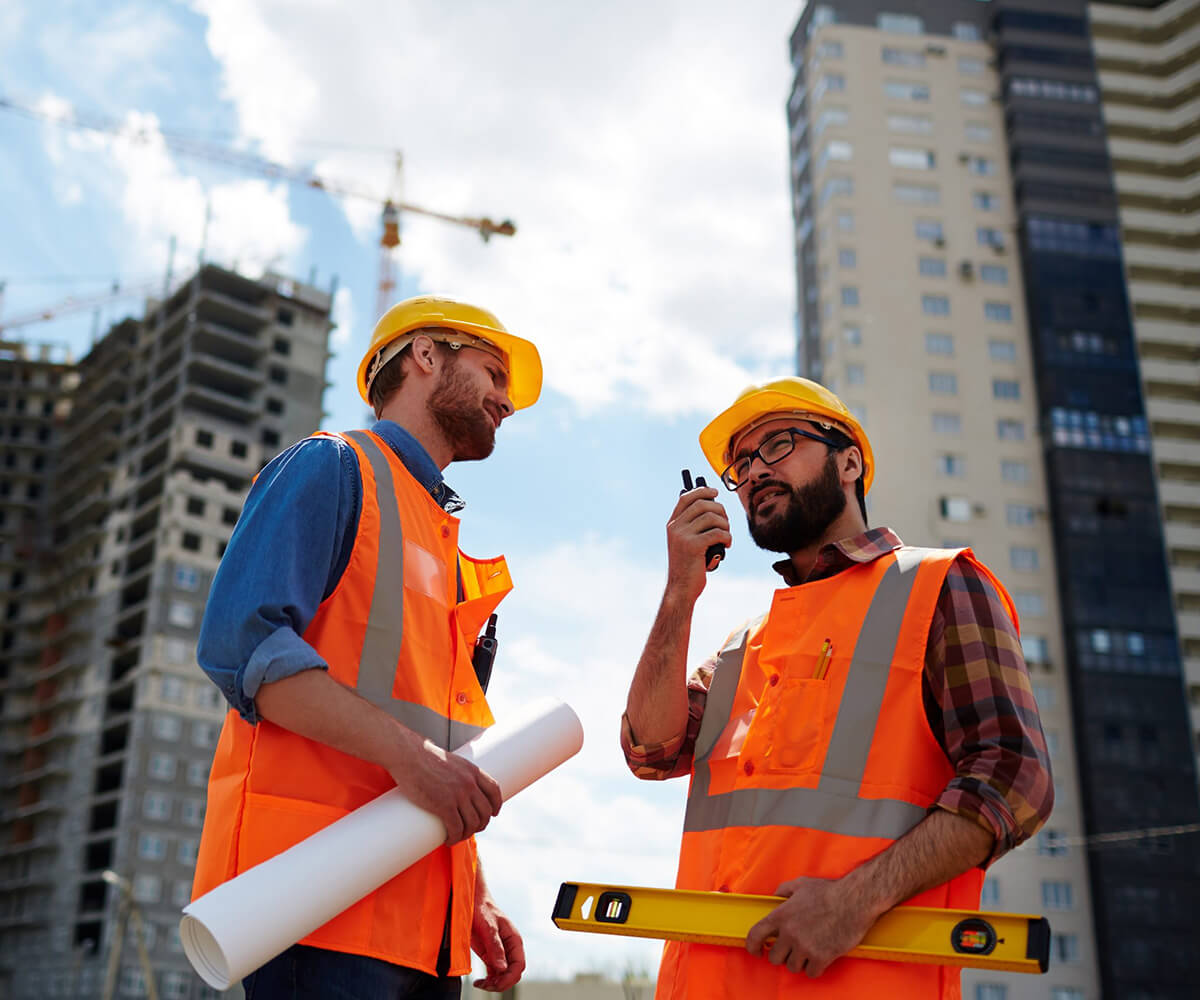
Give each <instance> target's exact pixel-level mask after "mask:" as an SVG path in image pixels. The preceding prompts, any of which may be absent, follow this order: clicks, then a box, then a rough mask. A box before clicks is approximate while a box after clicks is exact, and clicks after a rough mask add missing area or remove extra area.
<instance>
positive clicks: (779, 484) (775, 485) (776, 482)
mask: <svg viewBox="0 0 1200 1000" xmlns="http://www.w3.org/2000/svg"><path fill="white" fill-rule="evenodd" d="M766 490H783V492H784V493H786V494H788V495H789V496H790V495H791V493H792V488H791V486H789V485H788V484H787V483H785V482H783V480H781V479H767V480H764V481H763V482H761V483H755V485H754V486H753V487H751V489H750V513H751V514H753V513H755V512H756V511H757V510H758V498H759V497H760V496H761V495H762V494H763V492H764V491H766Z"/></svg>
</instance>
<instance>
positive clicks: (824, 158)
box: [816, 139, 854, 171]
mask: <svg viewBox="0 0 1200 1000" xmlns="http://www.w3.org/2000/svg"><path fill="white" fill-rule="evenodd" d="M853 158H854V147H853V146H852V145H850V143H848V142H847V141H846V140H845V139H830V140H829V142H827V143H826V144H825V148H824V149H822V150H821V154H820V155H819V156H818V157H817V163H816V169H817V170H818V171H819V170H823V169H824V168H825V164H826V163H828V162H829V161H830V160H839V161H846V160H850V159H853Z"/></svg>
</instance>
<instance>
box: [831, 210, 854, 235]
mask: <svg viewBox="0 0 1200 1000" xmlns="http://www.w3.org/2000/svg"><path fill="white" fill-rule="evenodd" d="M834 222H835V224H836V225H837V227H838V230H839V232H843V233H852V232H854V213H853V212H838V213H837V215H836V216H834Z"/></svg>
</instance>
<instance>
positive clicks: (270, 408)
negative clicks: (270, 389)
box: [266, 399, 283, 416]
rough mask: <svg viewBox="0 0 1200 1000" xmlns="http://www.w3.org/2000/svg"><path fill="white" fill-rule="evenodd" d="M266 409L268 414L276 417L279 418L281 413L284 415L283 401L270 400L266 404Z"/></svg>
mask: <svg viewBox="0 0 1200 1000" xmlns="http://www.w3.org/2000/svg"><path fill="white" fill-rule="evenodd" d="M266 407H267V412H268V413H270V414H273V415H275V416H279V415H280V414H281V413H283V400H281V399H268V400H267V403H266Z"/></svg>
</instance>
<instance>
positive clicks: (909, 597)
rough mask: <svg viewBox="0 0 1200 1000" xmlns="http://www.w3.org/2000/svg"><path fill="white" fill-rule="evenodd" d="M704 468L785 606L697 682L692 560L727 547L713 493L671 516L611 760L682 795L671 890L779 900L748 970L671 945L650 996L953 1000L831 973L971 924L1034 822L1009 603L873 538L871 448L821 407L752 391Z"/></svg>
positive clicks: (883, 966)
mask: <svg viewBox="0 0 1200 1000" xmlns="http://www.w3.org/2000/svg"><path fill="white" fill-rule="evenodd" d="M700 446H701V448H702V450H703V451H704V454H705V456H706V457H707V458H708V460H709V462H710V463H711V464H712V467H713V469H714V471H715V472H716V473H717V474H718V475H719V476H720V478H721V480H722V482H723V483H724V485H725V486H726V487H727V488H728V489H730V490H732V491H733V492H734V493H736V495H737V497H738V499H739V500H740V501H741V504H742V508H743V510H744V511H745V513H746V519H747V524H748V526H749V529H750V534H751V537H752V538H753V539H754V541H755V542H756V543H757V544H758V545H759V546H760V547H762V548H765V549H767V550H770V551H774V552H780V553H783V554H784V556H785V558H784V559H783V560H781V561H780V562H778V563H776V564H775V566H774V569H775V570H776V572H777V573H778V574H779V575H780V576H781V577H782V580H783V584H784V586H783V588H782V589H780V590H777V591H776V592H775V594H774V597H773V599H772V601H771V605H770V609H769V611H768V612H767V614H765V615H764V616H762V617H760V618H758V619H756V620H754V621H751V622H748V623H746V624H744V625H742V626H741V627H739V628H738V629H736V630H735V631H734V632H733V633H732V635H731V636H730V637H729V639H728V640H727V642H726V643H725V645H724V647H723V648H722V649H721V650H720V651H719V652H718V653H717V655H716V656H714V657H712V658H711V659H709V660H708V661H707V662H706V663H705V664H704V665H703V666H701V667H700V668H699V669H698V670H697V671H696V672H695V673H694V674H692V676H691V678H690V679H689V678H688V676H687V672H686V662H685V658H686V654H687V647H688V637H689V633H690V628H691V621H692V616H693V611H694V608H695V604H696V600H697V599H698V598H699V596H700V594H701V592H702V591H703V590H704V586H705V579H706V576H705V573H706V569H708V568H711V567H706V565H705V562H706V559H707V556H706V553H707V550H708V548H709V546H711V545H713V544H715V543H720V544H723V545H730V544H731V543H732V540H733V539H732V536H731V534H730V530H729V522H728V519H727V518H726V515H725V511H724V508H723V507H722V506H721V504H719V503H718V502H717V496H718V493H717V491H716V490H714V489H710V488H706V487H702V488H699V489H694V490H691V491H690V492H687V493H685V494H683V495H682V496H681V497H680V498H679V500H678V502H677V503H676V505H675V509H674V511H673V512H672V514H671V518H670V521H669V523H668V525H667V548H668V557H669V568H668V575H667V585H666V589H665V591H664V594H663V598H662V604H661V606H660V608H659V611H658V615H657V617H656V619H655V622H654V625H653V627H652V629H651V632H650V637H649V639H648V640H647V642H646V647H645V650H644V651H643V653H642V657H641V659H640V661H639V662H638V665H637V669H636V672H635V674H634V677H633V681H632V684H631V685H630V689H629V700H628V703H627V706H626V713H625V715H624V717H623V719H622V745H623V748H624V751H625V755H626V758H627V760H628V762H629V765H630V767H631V769H632V770H633V772H634V773H635V774H636V775H637V776H638V777H641V778H650V779H661V778H669V777H674V776H676V775H682V774H689V775H690V776H691V785H690V788H689V792H688V804H687V813H686V816H685V819H684V830H683V842H682V846H681V849H680V860H679V873H678V879H677V886H678V888H680V889H694V890H706V891H718V892H734V893H751V894H759V895H779V896H784V897H787V898H786V899H785V900H784V901H783V902H782V903H781V904H780V905H779V906H778V907H776V908H775V909H774V910H773V911H772V912H771V913H770V914H769V915H768V916H767V917H765V918H764V919H763V920H761V921H760V922H759V923H758V924H756V925H755V926H754V927H753V928H752V929H751V931H750V933H749V936H748V937H747V939H746V947H745V949H736V948H722V947H718V946H713V945H702V944H682V943H671V944H668V945H667V948H666V950H665V952H664V956H663V962H662V967H661V970H660V972H659V979H658V997H659V998H660V1000H683V998H685V997H686V998H689V1000H709V998H729V1000H732V998H735V997H738V998H740V997H751V996H753V997H779V998H782V997H792V996H795V997H806V998H807V997H875V996H886V997H888V998H889V1000H908V998H912V1000H918V998H919V1000H928V998H942V1000H949V998H957V997H958V996H959V986H958V973H957V970H955V969H949V968H946V967H943V966H933V965H916V964H906V963H899V962H881V961H873V960H865V959H859V958H846V957H843V956H845V955H846V953H847V952H848V951H850V950H851V949H852V948H854V947H855V946H856V945H857V944H858V943H859V942H860V941H861V940H862V938H863V936H864V935H865V934H866V932H867V931H868V929H869V928H870V927H871V925H872V924H873V923H874V921H875V920H876V919H877V918H878V917H879V916H880V915H881V914H883V913H884V912H886V911H887V910H889V909H891V908H892V907H894V906H897V905H900V904H904V903H909V904H916V905H922V906H932V907H942V908H946V909H978V905H979V899H980V889H981V886H982V883H983V872H984V869H985V868H986V866H987V865H988V864H990V863H991V862H992V861H994V860H995V859H996V858H998V857H1000V856H1001V855H1002V854H1004V853H1005V852H1007V851H1009V850H1011V849H1012V848H1013V847H1015V846H1017V845H1018V844H1020V843H1022V842H1023V841H1024V840H1026V839H1027V838H1028V837H1029V836H1031V835H1032V834H1033V833H1034V832H1035V831H1036V830H1037V829H1038V828H1039V827H1040V826H1041V825H1042V823H1043V822H1044V821H1045V819H1046V817H1047V816H1048V815H1049V812H1050V808H1051V806H1052V804H1053V786H1052V783H1051V780H1050V765H1049V759H1048V756H1047V752H1046V742H1045V737H1044V735H1043V733H1042V728H1041V724H1040V721H1039V719H1038V713H1037V706H1036V704H1035V703H1034V700H1033V696H1032V692H1031V686H1030V682H1029V676H1028V672H1027V671H1026V668H1025V662H1024V659H1023V657H1022V655H1021V645H1020V640H1019V638H1018V632H1017V616H1016V613H1015V610H1014V608H1013V606H1012V601H1011V600H1010V598H1009V596H1008V594H1007V593H1006V591H1005V590H1004V587H1003V586H1002V585H1001V584H1000V582H999V581H998V580H997V579H996V578H995V577H994V576H993V575H992V573H991V572H990V571H989V570H988V569H987V568H986V567H985V566H984V565H983V564H982V563H980V562H979V560H978V559H976V558H975V556H974V555H973V554H972V552H971V550H970V549H918V548H912V547H910V546H907V545H904V544H903V543H902V542H901V541H900V539H899V538H898V537H897V536H896V534H895V533H894V532H893V531H891V530H890V529H888V528H883V527H879V528H873V529H869V530H868V528H867V519H866V507H865V497H866V495H867V492H868V491H869V490H870V488H871V484H872V480H873V478H874V475H875V461H874V456H873V454H872V451H871V445H870V442H869V441H868V439H867V435H866V432H865V431H864V430H863V427H862V426H861V424H860V423H859V422H858V420H857V419H855V417H854V415H853V414H852V413H851V412H850V411H849V410H848V409H847V408H846V406H845V405H844V404H843V403H842V401H841V400H840V399H838V398H837V396H835V395H834V394H833V393H832V392H830V391H829V390H828V389H826V388H825V387H824V386H821V385H819V384H817V383H815V382H811V381H809V380H807V379H803V378H783V379H777V380H775V381H773V382H768V383H766V384H765V385H757V386H751V387H750V388H749V389H747V390H746V391H745V392H743V393H742V394H741V395H740V396H739V397H738V398H737V399H736V400H735V401H734V403H733V404H732V405H731V406H730V407H728V408H727V409H726V410H724V411H723V412H722V413H720V414H719V415H718V416H717V417H716V418H715V419H714V420H712V422H711V423H709V425H708V426H707V427H706V428H705V429H704V431H703V432H702V433H701V435H700Z"/></svg>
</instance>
